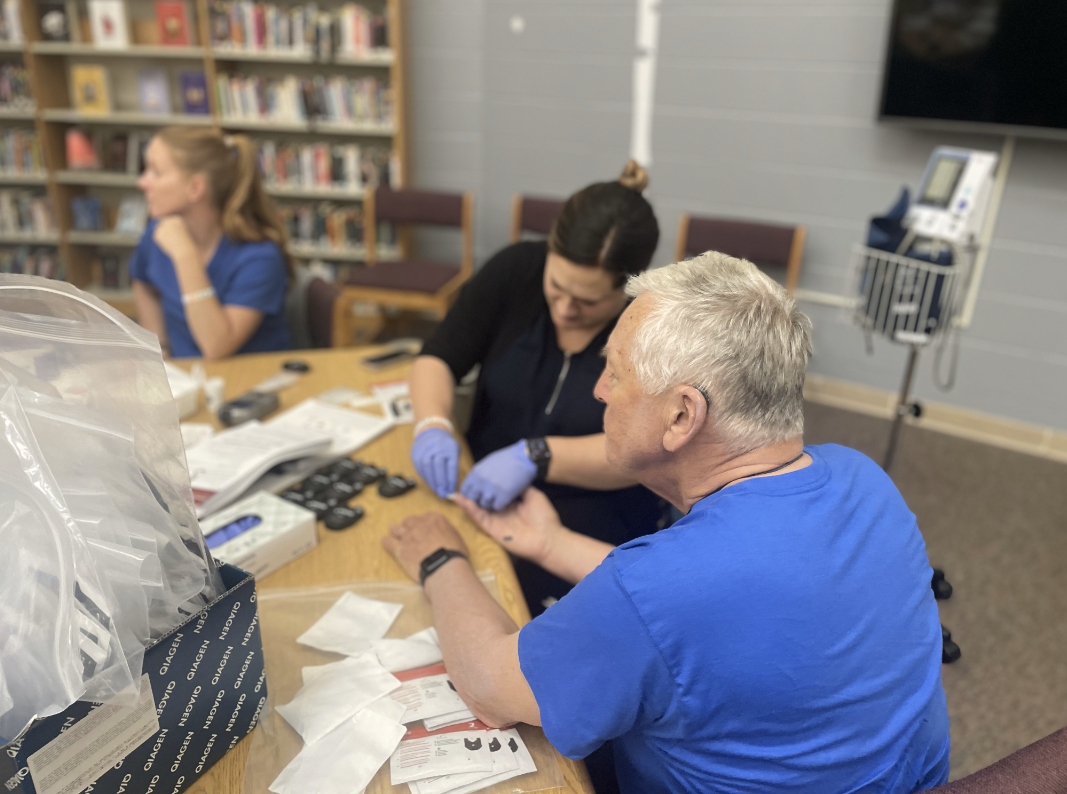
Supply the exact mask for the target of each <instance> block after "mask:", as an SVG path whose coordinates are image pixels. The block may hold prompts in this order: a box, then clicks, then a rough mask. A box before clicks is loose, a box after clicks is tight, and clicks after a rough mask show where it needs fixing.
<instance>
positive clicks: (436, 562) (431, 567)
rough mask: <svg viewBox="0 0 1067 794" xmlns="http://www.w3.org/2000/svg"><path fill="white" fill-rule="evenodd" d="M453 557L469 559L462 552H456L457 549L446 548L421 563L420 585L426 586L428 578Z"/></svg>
mask: <svg viewBox="0 0 1067 794" xmlns="http://www.w3.org/2000/svg"><path fill="white" fill-rule="evenodd" d="M453 557H462V558H463V559H465V560H466V559H467V555H466V554H464V553H463V552H462V551H456V550H455V549H446V548H444V547H442V548H440V549H438V550H437V551H435V552H434V553H433V554H431V555H429V556H428V557H427V558H426V559H424V560H423V561H422V562H421V563H419V584H420V585H424V584H426V577H427V576H429V575H430V574H431V573H433V572H434V571H436V570H437V569H438V568H440V567H441V566H442V565H444V564H445V563H446V562H448V561H449V560H451V559H452V558H453Z"/></svg>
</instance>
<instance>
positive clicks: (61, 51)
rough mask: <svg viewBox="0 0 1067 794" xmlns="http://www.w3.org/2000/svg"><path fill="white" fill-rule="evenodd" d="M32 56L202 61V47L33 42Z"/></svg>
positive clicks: (31, 47) (31, 46)
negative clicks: (107, 46)
mask: <svg viewBox="0 0 1067 794" xmlns="http://www.w3.org/2000/svg"><path fill="white" fill-rule="evenodd" d="M30 51H31V52H33V54H34V55H76V56H90V57H92V58H94V59H100V60H107V59H110V58H153V59H154V58H167V59H171V60H182V61H202V60H203V59H204V48H203V47H161V46H156V45H148V44H137V45H132V46H130V47H129V48H127V49H125V50H103V49H98V48H96V47H94V46H93V45H92V44H85V43H83V42H67V41H35V42H32V43H31V44H30Z"/></svg>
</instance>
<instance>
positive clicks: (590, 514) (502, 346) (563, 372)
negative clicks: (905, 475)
mask: <svg viewBox="0 0 1067 794" xmlns="http://www.w3.org/2000/svg"><path fill="white" fill-rule="evenodd" d="M647 184H648V176H647V174H645V172H644V170H643V169H642V168H641V167H640V166H639V165H638V164H637V163H635V162H634V161H632V160H631V161H630V162H629V163H627V166H626V169H625V170H624V171H623V174H622V176H621V177H620V178H619V179H618V180H616V181H613V182H599V183H596V184H592V185H589V186H588V187H585V188H583V189H582V190H580V191H578V192H577V193H575V194H574V195H573V196H571V197H570V198H569V199H568V200H567V202H566V204H565V205H564V207H563V209H562V210H561V212H560V214H559V217H557V218H556V221H555V224H554V225H553V227H552V231H551V233H550V234H549V237H548V240H547V241H538V242H520V243H516V244H514V245H510V246H508V247H507V248H504V249H503V250H501V251H499V252H498V253H497V254H496V255H495V256H493V257H492V258H491V259H490V260H489V261H488V262H486V264H485V266H484V267H482V269H481V270H479V271H478V273H477V275H475V276H474V278H472V279H471V280H470V281H469V282H468V283H467V284H466V285H465V286H464V288H463V291H462V292H461V294H460V296H459V298H458V300H457V302H456V304H455V305H454V306H453V307H452V310H451V311H450V312H449V313H448V316H447V317H446V318H445V320H444V321H443V322H442V323H441V325H440V327H439V328H438V329H437V331H436V333H435V334H434V336H433V338H432V339H430V341H428V342H427V343H426V344H425V345H424V346H423V349H422V355H421V356H419V358H418V359H417V360H416V362H415V365H414V367H413V369H412V373H411V400H412V404H413V406H414V409H415V419H416V425H415V442H414V444H413V446H412V448H411V457H412V461H413V462H414V464H415V468H416V470H417V471H418V472H419V475H420V476H421V477H422V478H423V479H424V480H425V481H426V483H427V484H428V485H429V486H430V487H431V488H432V489H433V490H434V491H435V492H436V493H437V494H438V495H439V496H442V497H445V496H450V495H451V494H453V493H454V492H455V491H456V490H457V488H458V489H459V492H460V494H461V495H462V496H463V497H466V499H468V500H470V502H468V503H467V504H466V506H467V507H468V509H470V508H471V507H472V505H471V504H470V503H471V502H473V503H475V504H477V505H478V506H479V507H480V508H482V509H486V510H502V509H504V508H505V507H507V506H508V505H509V504H511V503H512V502H513V501H514V500H515V499H516V498H518V497H519V496H520V495H521V494H522V492H523V491H524V490H525V489H526V487H527V486H529V485H531V484H533V483H534V482H535V481H537V487H539V488H541V489H543V490H544V492H545V493H546V494H547V495H548V497H549V499H551V500H552V503H553V505H555V507H556V510H558V511H559V514H560V517H561V520H562V521H563V524H564V525H565V526H569V527H580V528H581V531H582V532H583V533H585V534H588V535H592V536H593V537H595V538H598V539H600V540H603V541H607V542H608V543H612V544H614V545H619V544H622V543H625V542H627V541H629V540H633V539H634V538H636V537H640V536H641V535H647V534H649V533H651V532H654V531H655V530H656V529H657V525H658V526H662V523H660V522H661V521H662V519H663V518H664V515H665V512H664V511H665V506H664V503H663V502H662V501H661V500H660V499H659V498H658V497H656V496H655V495H654V494H653V493H651V492H650V491H648V490H647V489H645V488H643V487H641V486H637V485H635V483H634V481H633V480H630V479H628V478H626V477H625V476H624V475H622V474H621V473H619V472H618V471H616V470H615V469H613V468H612V467H611V466H609V465H608V462H607V460H606V457H605V452H604V434H603V416H604V406H603V405H602V404H601V403H599V402H597V400H596V399H595V398H594V397H593V387H594V386H595V385H596V382H597V379H598V378H599V377H600V373H601V372H602V371H603V369H604V360H603V358H602V357H601V351H602V350H603V348H604V345H605V344H606V342H607V339H608V336H609V335H610V334H611V331H612V329H613V328H614V327H615V322H616V320H618V318H619V315H620V314H622V311H623V309H625V308H626V305H627V302H628V299H627V297H626V294H625V292H624V291H623V286H624V284H625V283H626V280H627V279H628V278H629V277H630V276H632V275H635V274H637V273H641V272H642V271H644V270H645V269H646V268H647V267H648V265H649V262H651V260H652V254H653V253H654V252H655V250H656V244H657V242H658V241H659V225H658V224H657V222H656V216H655V214H654V213H653V211H652V207H651V206H650V205H649V203H648V201H647V200H646V199H645V198H644V197H643V196H642V195H641V193H642V191H643V190H644V188H645V186H646V185H647ZM476 364H480V365H481V375H480V376H479V379H478V388H477V392H476V394H475V398H474V411H473V414H472V419H471V425H470V430H469V431H468V432H467V440H468V442H469V443H470V447H471V452H472V453H473V454H474V459H475V460H476V461H477V463H476V464H475V466H474V468H473V469H472V470H471V472H470V473H469V474H468V475H467V478H466V479H465V480H464V481H463V482H462V483H459V482H458V465H459V444H458V442H457V441H456V439H455V437H454V435H453V427H452V423H451V421H450V419H449V417H450V416H451V414H452V401H453V390H454V388H455V385H456V383H457V382H458V381H459V380H460V379H461V378H462V377H463V376H464V375H466V374H467V372H468V371H470V369H471V368H472V367H473V366H474V365H476ZM461 503H462V500H461ZM515 568H516V573H517V574H518V577H519V581H520V583H521V584H522V587H523V591H524V593H525V595H526V599H527V602H528V603H529V606H530V611H531V612H532V613H533V614H534V615H538V614H540V613H541V612H542V611H544V609H545V608H546V606H548V605H549V604H551V603H552V601H554V600H555V599H558V598H560V597H562V596H563V595H564V594H565V593H566V592H567V591H568V590H569V589H570V586H569V585H568V584H567V583H566V582H564V581H563V580H562V579H558V578H557V577H555V576H553V575H551V574H549V573H547V572H546V571H545V570H544V569H542V568H540V567H538V566H536V565H532V564H529V563H526V562H525V561H523V560H521V559H516V560H515Z"/></svg>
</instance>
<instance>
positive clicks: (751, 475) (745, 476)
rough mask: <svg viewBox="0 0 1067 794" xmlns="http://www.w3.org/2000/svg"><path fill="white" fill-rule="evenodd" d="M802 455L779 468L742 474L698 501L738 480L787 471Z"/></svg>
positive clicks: (802, 453)
mask: <svg viewBox="0 0 1067 794" xmlns="http://www.w3.org/2000/svg"><path fill="white" fill-rule="evenodd" d="M804 455H805V453H804V452H801V453H800V454H799V455H797V456H796V457H795V458H793V459H792V460H789V461H786V462H785V463H783V464H782V465H781V466H775V467H774V468H773V469H767V470H766V471H756V472H753V473H752V474H742V475H741V476H740V477H735V478H734V479H732V480H730V481H729V482H724V483H723V484H722V485H720V486H719V487H718V488H716V489H715V490H714V491H712V492H711V493H706V494H704V495H703V496H702V497H700V499H707V498H708V497H709V496H714V495H715V494H717V493H718V492H719V491H721V490H722V489H723V488H725V487H726V486H727V485H733V484H734V483H735V482H739V481H740V480H747V479H748V478H749V477H762V476H763V475H764V474H774V473H775V472H776V471H781V470H782V469H787V468H789V467H790V466H792V465H793V464H794V463H796V462H797V461H798V460H800V459H801V458H802V457H804ZM700 499H698V500H697V501H698V502H699V501H700Z"/></svg>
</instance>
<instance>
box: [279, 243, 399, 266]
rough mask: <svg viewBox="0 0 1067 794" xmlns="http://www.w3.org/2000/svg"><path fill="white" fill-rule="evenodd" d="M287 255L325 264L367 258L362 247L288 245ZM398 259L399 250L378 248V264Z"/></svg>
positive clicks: (357, 260)
mask: <svg viewBox="0 0 1067 794" xmlns="http://www.w3.org/2000/svg"><path fill="white" fill-rule="evenodd" d="M289 253H290V254H292V255H293V256H294V257H295V258H297V259H323V260H325V261H327V262H362V261H364V260H365V259H366V258H367V251H366V249H365V248H364V247H363V246H362V245H352V246H348V247H346V248H330V247H328V246H324V245H307V244H304V243H290V245H289ZM399 258H400V251H399V249H397V248H395V247H393V246H385V245H380V246H378V261H379V262H390V261H392V262H395V261H397V260H398V259H399Z"/></svg>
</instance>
